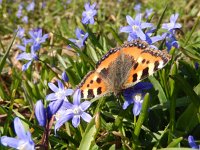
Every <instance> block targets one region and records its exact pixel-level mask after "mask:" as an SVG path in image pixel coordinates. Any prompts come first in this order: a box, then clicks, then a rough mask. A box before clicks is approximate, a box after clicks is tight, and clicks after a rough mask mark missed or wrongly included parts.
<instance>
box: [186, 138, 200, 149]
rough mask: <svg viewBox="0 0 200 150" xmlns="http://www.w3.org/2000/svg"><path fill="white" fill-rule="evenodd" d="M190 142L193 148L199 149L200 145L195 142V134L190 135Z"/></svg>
mask: <svg viewBox="0 0 200 150" xmlns="http://www.w3.org/2000/svg"><path fill="white" fill-rule="evenodd" d="M188 143H189V145H190V147H191V148H194V149H198V148H199V147H198V145H197V144H196V143H195V141H194V138H193V136H191V135H190V136H188Z"/></svg>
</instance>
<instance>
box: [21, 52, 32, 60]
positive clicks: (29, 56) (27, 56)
mask: <svg viewBox="0 0 200 150" xmlns="http://www.w3.org/2000/svg"><path fill="white" fill-rule="evenodd" d="M21 59H25V60H32V56H31V54H30V53H26V52H24V53H21V54H19V55H18V56H17V60H21Z"/></svg>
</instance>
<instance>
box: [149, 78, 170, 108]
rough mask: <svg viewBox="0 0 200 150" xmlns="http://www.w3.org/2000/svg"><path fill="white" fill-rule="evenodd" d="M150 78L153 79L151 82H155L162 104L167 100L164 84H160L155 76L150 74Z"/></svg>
mask: <svg viewBox="0 0 200 150" xmlns="http://www.w3.org/2000/svg"><path fill="white" fill-rule="evenodd" d="M148 79H149V80H150V81H151V83H152V84H153V86H154V88H155V90H158V98H159V101H160V103H161V104H164V103H166V102H167V97H166V95H165V92H164V90H163V88H162V86H161V85H160V83H159V82H158V80H156V78H155V77H153V76H149V77H148Z"/></svg>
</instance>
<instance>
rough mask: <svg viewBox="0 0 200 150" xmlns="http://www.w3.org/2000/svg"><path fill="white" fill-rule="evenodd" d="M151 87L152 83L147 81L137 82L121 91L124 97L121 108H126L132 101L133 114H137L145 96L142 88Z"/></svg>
mask: <svg viewBox="0 0 200 150" xmlns="http://www.w3.org/2000/svg"><path fill="white" fill-rule="evenodd" d="M152 87H153V86H152V84H151V83H149V82H139V83H137V84H136V85H135V86H134V87H131V88H128V89H126V90H125V91H124V93H123V95H124V98H125V102H124V104H123V109H126V108H127V107H128V106H129V105H130V104H133V103H134V106H133V114H134V116H138V115H139V114H140V111H141V109H142V103H143V99H144V96H145V93H144V90H148V89H151V88H152Z"/></svg>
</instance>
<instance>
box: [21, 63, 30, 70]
mask: <svg viewBox="0 0 200 150" xmlns="http://www.w3.org/2000/svg"><path fill="white" fill-rule="evenodd" d="M31 63H32V61H29V62H28V63H26V64H24V65H23V66H22V71H26V70H27V69H28V68H29V66H30V65H31Z"/></svg>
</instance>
